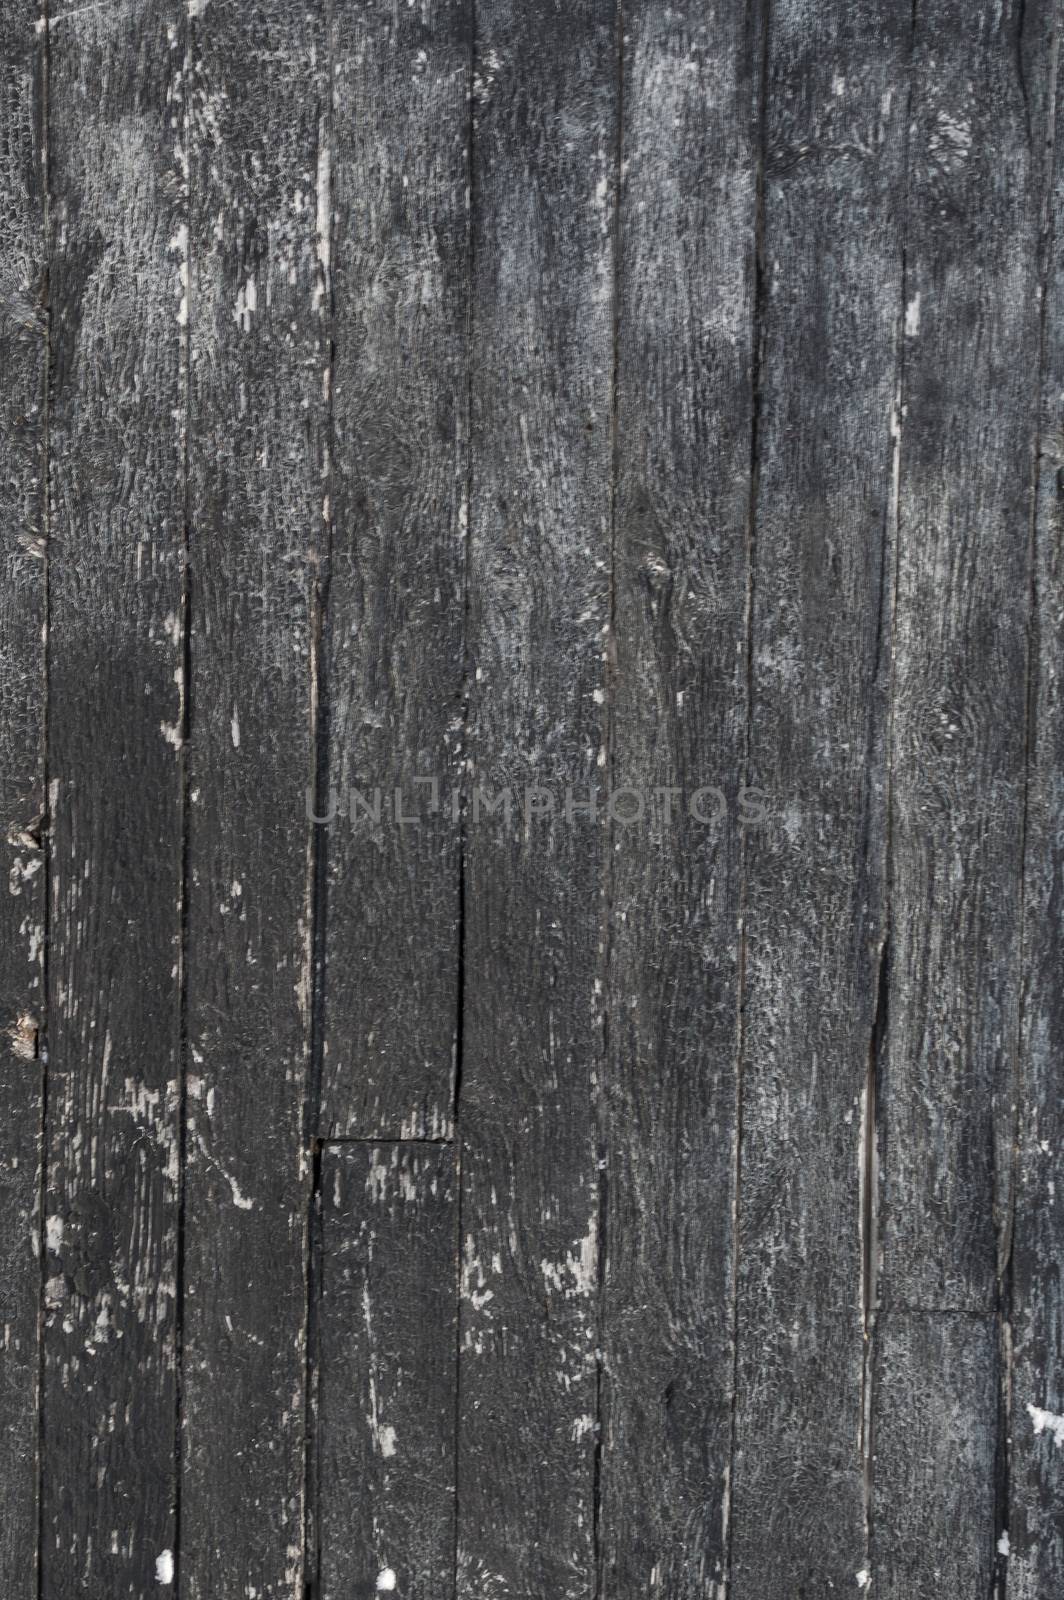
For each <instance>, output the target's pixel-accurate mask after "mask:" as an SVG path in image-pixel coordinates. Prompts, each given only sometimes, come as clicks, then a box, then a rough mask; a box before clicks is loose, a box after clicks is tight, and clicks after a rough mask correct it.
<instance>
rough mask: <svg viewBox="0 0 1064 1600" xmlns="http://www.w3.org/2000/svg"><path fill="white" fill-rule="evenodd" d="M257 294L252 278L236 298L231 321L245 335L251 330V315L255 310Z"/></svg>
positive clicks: (257, 299)
mask: <svg viewBox="0 0 1064 1600" xmlns="http://www.w3.org/2000/svg"><path fill="white" fill-rule="evenodd" d="M258 303H259V292H258V290H257V289H256V287H255V280H254V278H249V279H248V280H247V282H246V283H245V284H244V287H243V288H242V289H241V290H240V292H239V294H238V295H237V297H236V307H235V309H234V311H233V320H234V321H235V322H236V324H237V326H238V327H239V328H241V329H243V331H244V332H245V333H248V332H249V331H250V329H251V317H252V313H253V312H254V311H255V310H256V309H257V307H258Z"/></svg>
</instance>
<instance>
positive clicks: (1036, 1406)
mask: <svg viewBox="0 0 1064 1600" xmlns="http://www.w3.org/2000/svg"><path fill="white" fill-rule="evenodd" d="M1040 10H1042V11H1043V12H1048V13H1049V15H1048V17H1047V19H1046V20H1047V22H1048V23H1049V27H1047V29H1046V33H1048V34H1049V38H1048V39H1047V38H1046V37H1045V34H1043V36H1042V38H1039V35H1038V33H1037V31H1034V30H1032V34H1033V36H1032V37H1031V38H1030V40H1029V42H1028V44H1027V60H1028V62H1030V60H1031V56H1032V53H1034V62H1035V63H1036V64H1037V63H1039V62H1041V63H1042V64H1043V76H1042V78H1041V82H1038V80H1036V84H1037V89H1038V93H1037V95H1036V96H1035V97H1034V101H1033V103H1034V108H1035V109H1034V114H1033V121H1034V126H1035V128H1036V129H1037V130H1038V131H1039V132H1040V133H1042V134H1043V139H1042V140H1041V141H1040V143H1042V144H1043V145H1044V146H1045V147H1046V148H1047V149H1048V153H1049V162H1048V164H1047V165H1048V170H1047V172H1046V180H1047V183H1046V193H1045V197H1044V198H1045V209H1044V218H1045V221H1046V222H1047V223H1048V238H1047V244H1048V251H1049V253H1048V255H1047V257H1046V276H1047V282H1046V287H1045V293H1046V303H1045V305H1044V307H1043V318H1044V354H1043V374H1042V408H1041V417H1040V439H1039V442H1040V453H1039V460H1038V463H1037V467H1038V498H1037V507H1036V517H1037V520H1036V524H1035V539H1034V582H1033V589H1032V593H1033V598H1034V615H1033V619H1032V621H1033V630H1032V657H1031V663H1030V672H1031V690H1030V721H1029V725H1028V737H1029V747H1028V791H1027V812H1026V834H1025V838H1026V853H1025V874H1024V932H1023V963H1022V972H1023V980H1022V988H1021V997H1020V998H1021V1003H1022V1008H1023V1030H1022V1036H1021V1057H1020V1072H1019V1085H1018V1088H1019V1093H1018V1111H1019V1116H1018V1121H1017V1131H1018V1139H1017V1145H1018V1149H1017V1179H1016V1189H1015V1196H1014V1239H1013V1248H1012V1261H1011V1279H1010V1284H1009V1287H1010V1290H1011V1305H1010V1308H1009V1309H1010V1314H1011V1330H1010V1332H1011V1355H1012V1358H1013V1359H1012V1363H1011V1367H1010V1372H1009V1383H1008V1388H1007V1399H1008V1401H1009V1402H1010V1413H1011V1415H1010V1427H1009V1433H1010V1438H1009V1450H1008V1490H1009V1493H1008V1502H1007V1505H1006V1507H1005V1508H1004V1511H1005V1515H1006V1516H1007V1531H1008V1545H1007V1548H1008V1552H1009V1553H1008V1591H1007V1592H1008V1594H1009V1595H1010V1596H1013V1597H1015V1600H1043V1597H1044V1596H1047V1595H1052V1594H1058V1593H1061V1592H1064V1520H1062V1518H1061V1506H1062V1505H1064V1448H1062V1447H1061V1446H1060V1444H1059V1443H1058V1439H1059V1438H1060V1437H1061V1427H1062V1424H1061V1418H1062V1417H1064V1384H1062V1373H1064V1296H1062V1285H1061V1240H1062V1239H1064V1163H1062V1152H1064V1115H1062V1109H1061V1101H1060V1089H1059V1085H1060V1065H1059V1063H1060V1060H1061V1050H1062V1047H1064V1005H1062V998H1061V982H1060V974H1061V959H1062V950H1061V928H1062V922H1061V905H1062V902H1061V894H1062V889H1064V850H1062V840H1061V834H1060V817H1061V815H1062V811H1064V695H1062V690H1064V679H1062V673H1061V662H1062V661H1064V653H1062V645H1064V635H1062V631H1061V624H1062V621H1064V563H1062V554H1064V542H1062V530H1064V505H1062V490H1064V412H1062V404H1061V396H1062V394H1064V324H1062V322H1061V311H1062V307H1064V164H1062V155H1061V151H1060V149H1059V148H1055V147H1054V146H1055V140H1054V135H1055V132H1056V129H1055V126H1054V123H1055V120H1056V116H1055V113H1056V104H1057V101H1056V96H1057V95H1058V94H1059V83H1060V79H1059V45H1060V27H1061V21H1062V18H1061V13H1060V8H1059V6H1053V7H1045V8H1040ZM1035 52H1036V53H1035ZM1046 66H1048V69H1049V70H1044V68H1045V67H1046ZM1054 68H1056V69H1057V76H1056V80H1055V81H1054V78H1053V69H1054ZM1027 82H1028V86H1029V89H1028V92H1029V97H1030V85H1031V73H1030V72H1029V73H1028V77H1027ZM1037 148H1038V147H1037V146H1036V149H1037ZM1007 1353H1009V1352H1008V1351H1007Z"/></svg>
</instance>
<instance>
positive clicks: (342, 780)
mask: <svg viewBox="0 0 1064 1600" xmlns="http://www.w3.org/2000/svg"><path fill="white" fill-rule="evenodd" d="M471 24H472V8H471V4H470V0H430V3H428V4H426V5H419V6H417V7H412V6H405V5H403V6H393V5H391V4H384V3H383V0H371V3H369V4H366V5H359V6H342V5H341V6H336V7H334V8H333V14H332V59H333V61H334V62H335V79H334V95H335V110H334V115H333V127H334V137H335V149H334V156H333V165H332V186H333V206H334V211H335V217H336V239H337V248H336V251H335V254H334V259H333V262H332V285H333V300H334V306H335V322H334V327H335V340H334V354H333V375H332V413H333V425H334V426H333V446H332V467H331V474H330V478H331V503H332V521H333V561H332V576H331V579H330V584H329V604H328V618H327V637H328V647H327V677H326V686H327V689H326V693H327V716H328V722H329V752H330V761H329V775H328V782H329V788H330V789H331V791H332V792H333V794H335V796H336V801H337V805H338V808H339V814H338V816H337V818H336V820H335V822H334V823H333V825H332V826H331V827H330V828H329V829H328V840H327V849H328V863H329V870H328V921H327V941H326V951H325V955H326V973H327V977H326V990H325V1043H324V1062H323V1074H322V1078H323V1081H322V1105H321V1112H320V1126H321V1131H322V1132H323V1133H325V1134H330V1135H331V1134H342V1135H360V1136H363V1137H365V1136H367V1135H368V1136H374V1137H376V1136H384V1137H388V1136H401V1137H403V1138H418V1137H423V1136H436V1137H440V1136H443V1135H446V1134H448V1133H449V1131H450V1128H451V1118H452V1105H453V1078H454V1047H455V1025H456V1015H457V994H458V916H459V876H460V869H459V847H460V829H459V827H458V825H457V818H456V816H455V814H454V812H453V810H452V805H451V801H452V796H453V795H454V793H455V791H456V790H457V787H458V783H459V778H460V766H461V738H460V735H461V711H462V696H463V620H464V619H463V609H464V569H465V545H466V525H467V521H468V507H467V504H466V497H467V492H468V482H467V477H468V459H467V458H468V439H467V434H468V420H467V407H468V374H467V370H466V368H467V355H468V329H467V316H468V298H469V208H468V195H467V188H468V183H469V170H468V145H469V104H468V95H469V80H470V72H471V65H472V62H471V37H470V35H471ZM418 779H426V780H428V779H434V780H435V783H436V785H437V787H436V789H435V790H433V789H432V787H431V786H430V784H429V783H427V782H424V783H420V784H419V783H418V781H417V780H418ZM352 790H356V791H361V792H362V793H363V794H364V796H365V800H366V805H367V806H369V807H372V806H373V804H374V798H373V797H374V795H375V794H379V796H380V798H381V803H382V809H381V819H380V822H379V823H378V824H376V825H375V824H374V822H373V821H372V820H371V818H370V817H369V815H368V814H367V812H366V811H365V810H364V809H362V807H361V806H360V804H359V802H357V801H354V800H353V799H352V795H351V791H352ZM397 791H398V792H399V795H400V811H399V813H398V815H397V812H396V805H395V795H396V792H397ZM434 798H435V799H436V801H437V804H438V809H437V810H435V811H434V810H433V801H434ZM345 809H346V811H347V814H346V815H344V814H343V813H344V810H345ZM322 814H323V815H324V814H325V810H324V807H323V810H322ZM404 816H405V817H416V818H417V819H418V820H416V821H408V822H405V823H404V822H402V821H401V820H400V818H401V817H404Z"/></svg>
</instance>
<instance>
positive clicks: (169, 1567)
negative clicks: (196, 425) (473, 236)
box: [155, 0, 195, 1583]
mask: <svg viewBox="0 0 1064 1600" xmlns="http://www.w3.org/2000/svg"><path fill="white" fill-rule="evenodd" d="M193 4H195V0H193ZM155 1581H156V1583H173V1581H174V1552H173V1551H172V1550H164V1551H163V1552H162V1554H161V1555H158V1556H156V1558H155Z"/></svg>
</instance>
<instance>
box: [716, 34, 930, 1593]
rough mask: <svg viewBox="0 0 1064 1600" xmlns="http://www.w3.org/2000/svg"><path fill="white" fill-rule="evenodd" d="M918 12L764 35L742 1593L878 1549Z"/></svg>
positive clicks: (745, 1072)
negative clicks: (890, 746)
mask: <svg viewBox="0 0 1064 1600" xmlns="http://www.w3.org/2000/svg"><path fill="white" fill-rule="evenodd" d="M908 32H909V24H908V9H907V8H903V7H900V6H895V5H893V4H889V3H884V4H867V5H860V6H852V5H849V4H845V5H834V4H833V5H830V6H828V7H825V8H823V9H822V10H821V11H820V12H818V14H817V17H816V19H815V22H814V23H813V24H812V25H811V24H810V20H809V17H808V14H807V12H806V9H805V7H804V6H801V5H791V4H789V3H783V4H780V3H774V4H773V5H772V8H771V13H770V27H769V33H768V37H767V40H766V51H767V59H766V77H765V86H766V111H765V118H766V121H765V133H764V141H765V157H764V159H765V188H764V238H763V245H762V261H761V276H762V307H761V317H760V324H761V330H760V336H761V347H760V400H759V422H758V438H757V456H758V459H757V475H758V483H757V500H756V506H755V517H754V534H753V539H754V557H753V559H754V570H753V577H752V610H751V657H750V674H751V703H750V718H751V722H750V762H749V766H750V778H751V781H752V783H753V784H754V785H756V786H757V787H759V788H761V789H763V790H765V791H766V792H767V794H768V795H769V796H770V797H771V817H770V822H769V824H768V825H767V826H765V827H764V828H761V829H758V830H753V831H751V832H750V833H749V835H748V840H747V860H746V886H745V908H744V942H745V994H744V1025H743V1061H742V1145H741V1154H740V1191H739V1245H738V1291H737V1293H738V1306H737V1391H736V1421H735V1462H734V1468H733V1508H732V1560H733V1571H732V1582H731V1590H730V1593H731V1594H732V1595H733V1596H734V1600H747V1597H749V1600H754V1597H757V1600H762V1597H764V1596H766V1595H770V1594H771V1595H801V1594H807V1595H812V1594H827V1593H829V1592H837V1593H840V1594H843V1593H849V1592H852V1591H853V1588H854V1579H855V1574H856V1573H857V1572H858V1571H859V1570H861V1569H862V1567H863V1566H864V1564H865V1503H864V1461H863V1454H864V1437H863V1436H864V1390H865V1362H864V1325H865V1322H866V1320H867V1317H868V1314H869V1311H870V1305H869V1300H870V1293H869V1283H868V1273H867V1265H868V1263H867V1245H868V1241H867V1234H866V1226H867V1222H868V1219H867V1217H866V1214H865V1209H864V1205H863V1199H864V1193H865V1189H866V1186H867V1185H866V1178H867V1171H866V1154H867V1143H866V1139H867V1129H866V1127H865V1123H866V1120H867V1116H868V1113H869V1109H870V1108H869V1104H868V1094H869V1077H870V1057H871V1055H872V1052H873V1048H874V1038H875V1032H876V1006H877V987H878V967H879V962H880V959H881V950H882V946H883V943H884V939H885V933H886V923H885V907H884V904H883V884H884V871H885V859H884V852H885V839H884V827H883V816H884V789H885V778H886V750H885V743H886V725H887V715H886V713H887V704H888V677H889V660H890V656H889V630H890V599H891V574H892V561H893V504H892V467H893V452H894V441H893V439H892V431H893V420H894V408H895V404H896V398H897V393H896V384H897V371H896V368H897V360H896V355H897V330H898V320H899V315H900V306H901V252H900V248H899V239H898V206H899V200H900V196H901V184H902V178H903V171H904V138H905V122H906V96H905V67H906V59H907V53H908V42H909V40H908Z"/></svg>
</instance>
